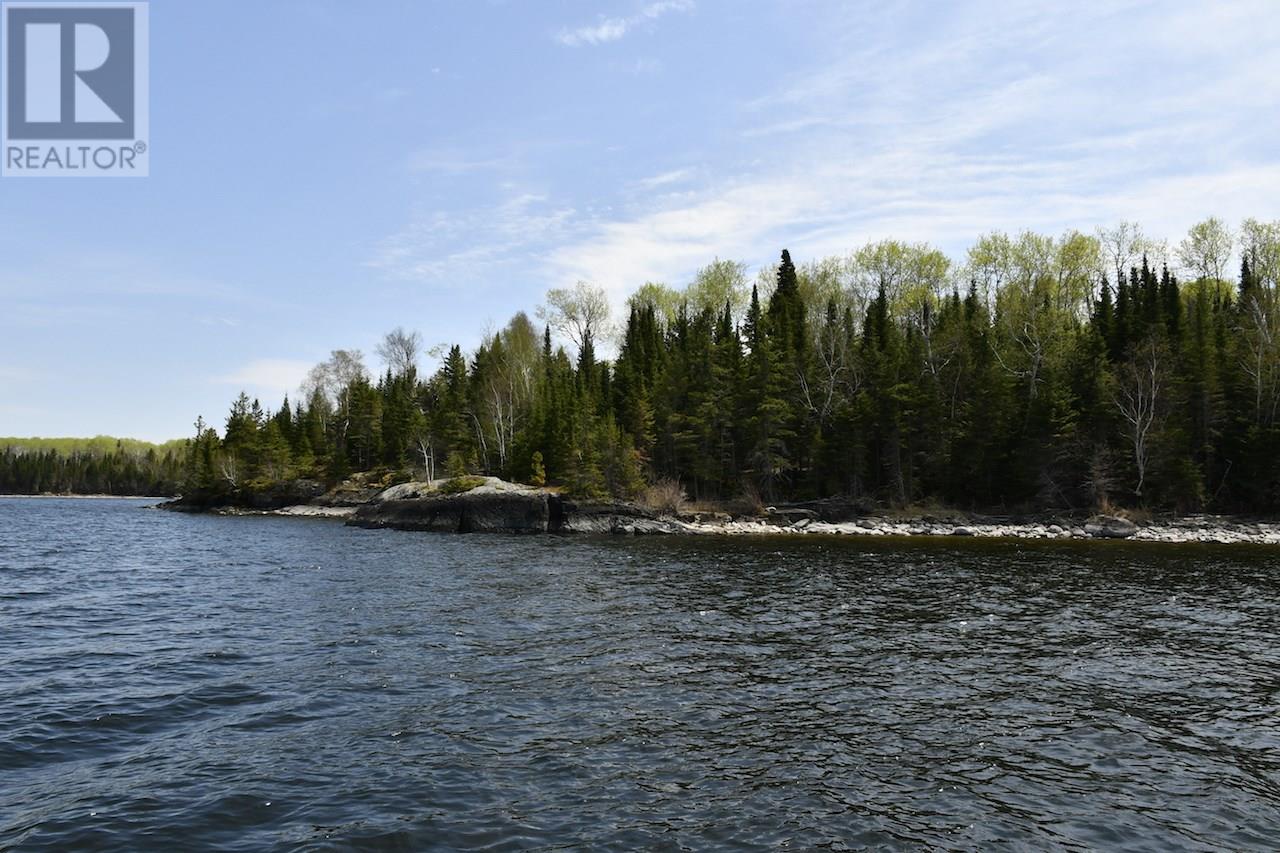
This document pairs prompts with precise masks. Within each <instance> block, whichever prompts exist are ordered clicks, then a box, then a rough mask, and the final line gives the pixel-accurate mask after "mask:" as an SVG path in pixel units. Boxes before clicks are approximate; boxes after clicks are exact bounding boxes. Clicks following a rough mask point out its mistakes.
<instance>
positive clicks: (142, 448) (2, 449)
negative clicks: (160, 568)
mask: <svg viewBox="0 0 1280 853" xmlns="http://www.w3.org/2000/svg"><path fill="white" fill-rule="evenodd" d="M187 461H188V460H187V458H186V447H185V443H184V442H183V441H181V440H179V441H171V442H166V443H165V444H151V443H149V442H145V441H137V440H134V439H127V438H126V439H119V438H111V437H109V436H97V437H96V438H88V439H79V438H0V494H20V495H39V494H101V495H154V496H169V495H174V494H177V493H178V491H179V489H180V487H181V483H182V480H183V477H184V469H185V468H186V466H187Z"/></svg>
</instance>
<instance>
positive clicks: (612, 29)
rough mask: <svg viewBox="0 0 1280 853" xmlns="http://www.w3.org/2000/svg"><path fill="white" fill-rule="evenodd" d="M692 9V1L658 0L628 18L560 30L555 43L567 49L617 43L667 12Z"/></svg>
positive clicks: (604, 19)
mask: <svg viewBox="0 0 1280 853" xmlns="http://www.w3.org/2000/svg"><path fill="white" fill-rule="evenodd" d="M692 8H693V2H692V0H659V2H656V3H650V4H648V5H647V6H645V7H644V8H642V9H641V10H640V11H639V12H637V13H636V14H634V15H631V16H629V17H625V18H602V19H601V20H600V21H599V22H598V23H595V24H588V25H586V26H581V27H576V28H574V29H571V30H561V31H560V32H559V33H557V34H556V41H558V42H560V44H563V45H565V46H567V47H581V46H583V45H599V44H605V43H607V42H611V41H617V40H618V39H620V38H622V37H623V36H625V35H626V34H627V33H629V32H630V31H632V30H633V29H635V28H636V27H637V26H639V25H641V24H645V23H648V22H650V21H656V20H657V19H658V18H661V17H662V16H663V15H665V14H667V13H668V12H688V11H690V10H691V9H692Z"/></svg>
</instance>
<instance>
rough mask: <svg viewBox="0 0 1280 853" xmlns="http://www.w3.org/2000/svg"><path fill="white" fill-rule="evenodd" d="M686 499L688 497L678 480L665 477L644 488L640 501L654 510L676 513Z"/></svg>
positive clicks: (668, 513)
mask: <svg viewBox="0 0 1280 853" xmlns="http://www.w3.org/2000/svg"><path fill="white" fill-rule="evenodd" d="M686 500H688V498H687V497H686V496H685V493H684V487H683V486H681V485H680V481H679V480H674V479H671V478H670V477H667V478H665V479H662V480H659V481H658V482H656V483H654V484H653V485H651V486H649V487H648V488H647V489H645V490H644V495H643V497H642V498H641V503H643V504H644V505H645V506H646V507H648V508H649V509H651V510H653V511H655V512H661V513H666V514H667V515H676V514H678V513H679V512H680V510H681V509H683V508H684V504H685V501H686Z"/></svg>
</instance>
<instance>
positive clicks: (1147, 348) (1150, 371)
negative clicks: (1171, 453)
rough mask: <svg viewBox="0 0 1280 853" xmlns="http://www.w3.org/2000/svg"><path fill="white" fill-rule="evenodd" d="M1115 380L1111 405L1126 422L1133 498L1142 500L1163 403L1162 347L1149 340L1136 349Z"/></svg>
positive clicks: (1163, 363)
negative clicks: (1134, 476)
mask: <svg viewBox="0 0 1280 853" xmlns="http://www.w3.org/2000/svg"><path fill="white" fill-rule="evenodd" d="M1118 380H1119V381H1118V382H1117V384H1116V389H1115V394H1114V395H1113V396H1112V402H1114V404H1115V406H1116V409H1117V410H1118V411H1119V412H1120V416H1121V417H1122V418H1124V420H1125V424H1126V427H1125V433H1126V436H1127V437H1128V439H1129V443H1130V446H1131V448H1132V450H1133V463H1134V466H1135V467H1136V468H1137V469H1138V485H1137V488H1135V489H1134V494H1136V495H1137V496H1138V499H1139V500H1141V499H1142V487H1143V486H1144V485H1145V484H1146V478H1147V466H1148V464H1149V462H1150V460H1151V435H1152V430H1153V429H1154V428H1155V426H1156V424H1157V422H1158V419H1159V414H1160V406H1161V405H1162V403H1163V399H1164V398H1163V397H1162V394H1161V392H1162V390H1163V388H1164V383H1165V356H1164V352H1163V348H1162V347H1161V345H1160V344H1159V343H1158V342H1157V341H1156V340H1155V339H1154V338H1150V339H1148V340H1147V341H1146V342H1145V343H1143V344H1142V345H1141V346H1140V347H1138V349H1137V350H1136V351H1135V352H1134V355H1133V358H1131V359H1130V360H1128V361H1127V362H1125V364H1124V366H1123V367H1122V368H1121V369H1120V375H1119V377H1118Z"/></svg>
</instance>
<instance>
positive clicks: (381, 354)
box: [377, 326, 422, 376]
mask: <svg viewBox="0 0 1280 853" xmlns="http://www.w3.org/2000/svg"><path fill="white" fill-rule="evenodd" d="M377 352H378V358H380V359H382V363H383V364H385V365H386V366H387V367H388V368H389V369H390V370H391V372H392V373H393V374H395V375H397V376H404V375H406V374H408V373H409V372H410V371H411V370H414V371H416V370H417V367H418V355H419V354H420V353H421V352H422V335H420V334H418V333H417V332H406V331H405V330H404V328H403V327H401V326H396V327H395V328H394V329H392V330H391V331H389V332H387V333H386V335H384V336H383V338H382V343H380V344H378V349H377Z"/></svg>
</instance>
